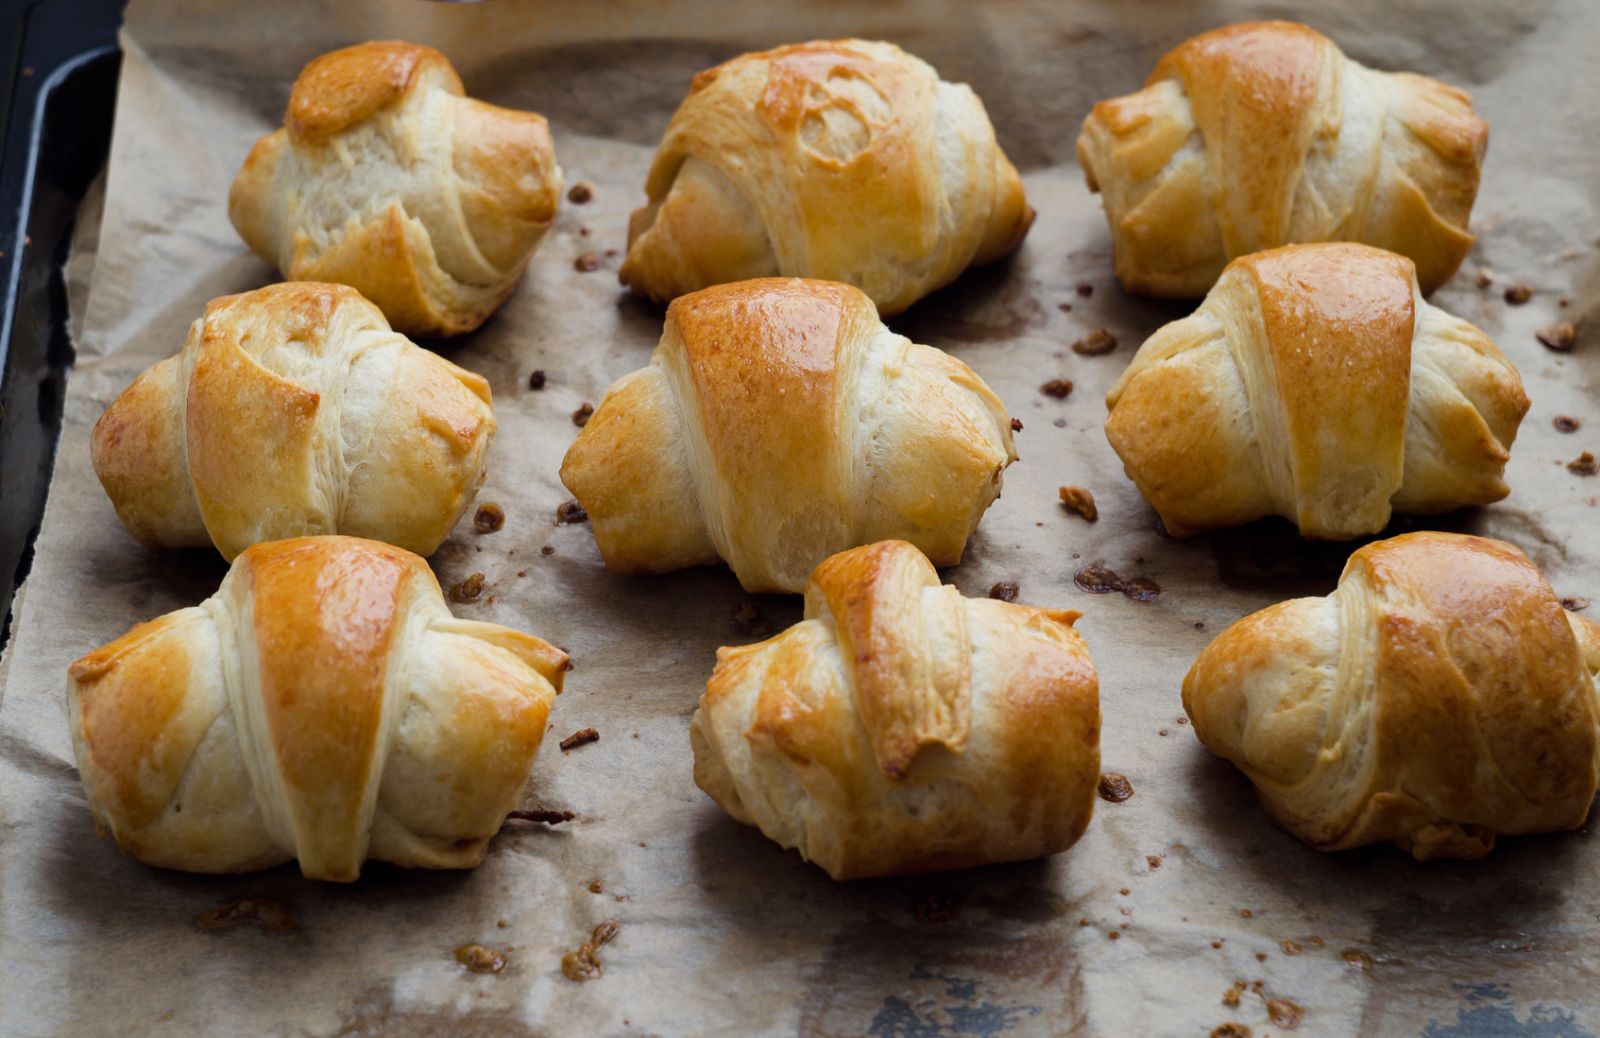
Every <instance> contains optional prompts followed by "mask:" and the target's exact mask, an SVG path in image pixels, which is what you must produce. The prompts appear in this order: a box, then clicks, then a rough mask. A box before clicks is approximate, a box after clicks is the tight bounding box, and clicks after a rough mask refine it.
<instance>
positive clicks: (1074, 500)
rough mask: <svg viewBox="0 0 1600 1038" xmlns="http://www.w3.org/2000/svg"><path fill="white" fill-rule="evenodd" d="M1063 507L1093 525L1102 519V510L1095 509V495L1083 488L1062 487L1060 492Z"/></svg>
mask: <svg viewBox="0 0 1600 1038" xmlns="http://www.w3.org/2000/svg"><path fill="white" fill-rule="evenodd" d="M1060 494H1061V505H1062V507H1064V508H1068V509H1070V510H1072V511H1074V512H1077V513H1078V514H1079V515H1081V516H1083V517H1084V518H1085V519H1087V520H1089V521H1090V522H1091V523H1092V522H1094V521H1095V520H1096V519H1099V518H1100V509H1098V508H1096V507H1095V503H1094V495H1093V494H1091V493H1089V491H1088V490H1086V489H1084V488H1083V487H1062V488H1061V490H1060Z"/></svg>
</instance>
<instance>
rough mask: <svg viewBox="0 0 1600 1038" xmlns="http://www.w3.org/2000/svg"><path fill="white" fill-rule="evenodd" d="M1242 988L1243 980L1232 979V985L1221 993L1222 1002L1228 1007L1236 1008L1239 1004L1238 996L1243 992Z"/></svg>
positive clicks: (1243, 987)
mask: <svg viewBox="0 0 1600 1038" xmlns="http://www.w3.org/2000/svg"><path fill="white" fill-rule="evenodd" d="M1244 990H1245V983H1244V981H1242V980H1236V981H1234V982H1233V985H1232V986H1231V987H1229V988H1228V990H1226V991H1224V992H1223V993H1222V1004H1223V1005H1225V1006H1227V1007H1228V1008H1229V1009H1234V1008H1237V1007H1238V1005H1239V996H1240V995H1242V994H1244Z"/></svg>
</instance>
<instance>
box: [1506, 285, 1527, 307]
mask: <svg viewBox="0 0 1600 1038" xmlns="http://www.w3.org/2000/svg"><path fill="white" fill-rule="evenodd" d="M1532 298H1533V286H1532V285H1530V284H1528V283H1527V282H1526V281H1518V282H1515V283H1513V284H1512V285H1511V286H1509V287H1508V288H1507V289H1506V292H1505V300H1506V302H1508V303H1510V304H1511V305H1512V306H1521V305H1522V304H1523V303H1526V302H1527V301H1528V300H1530V299H1532Z"/></svg>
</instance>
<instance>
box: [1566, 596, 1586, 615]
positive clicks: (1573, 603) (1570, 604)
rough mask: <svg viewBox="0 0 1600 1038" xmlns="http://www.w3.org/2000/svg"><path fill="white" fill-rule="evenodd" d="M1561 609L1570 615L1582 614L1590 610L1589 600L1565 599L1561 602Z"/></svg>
mask: <svg viewBox="0 0 1600 1038" xmlns="http://www.w3.org/2000/svg"><path fill="white" fill-rule="evenodd" d="M1561 608H1562V609H1565V610H1566V611H1567V612H1569V613H1581V612H1583V611H1584V610H1585V609H1588V608H1589V600H1588V599H1587V598H1577V597H1573V598H1563V599H1562V600H1561Z"/></svg>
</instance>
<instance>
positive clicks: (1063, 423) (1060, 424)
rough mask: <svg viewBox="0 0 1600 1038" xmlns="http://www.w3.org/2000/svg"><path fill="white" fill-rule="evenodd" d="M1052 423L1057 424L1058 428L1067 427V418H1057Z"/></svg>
mask: <svg viewBox="0 0 1600 1038" xmlns="http://www.w3.org/2000/svg"><path fill="white" fill-rule="evenodd" d="M1050 424H1051V425H1053V426H1055V427H1056V428H1057V429H1065V428H1066V427H1067V420H1066V419H1065V418H1057V419H1055V420H1054V421H1052V422H1051V423H1050Z"/></svg>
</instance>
